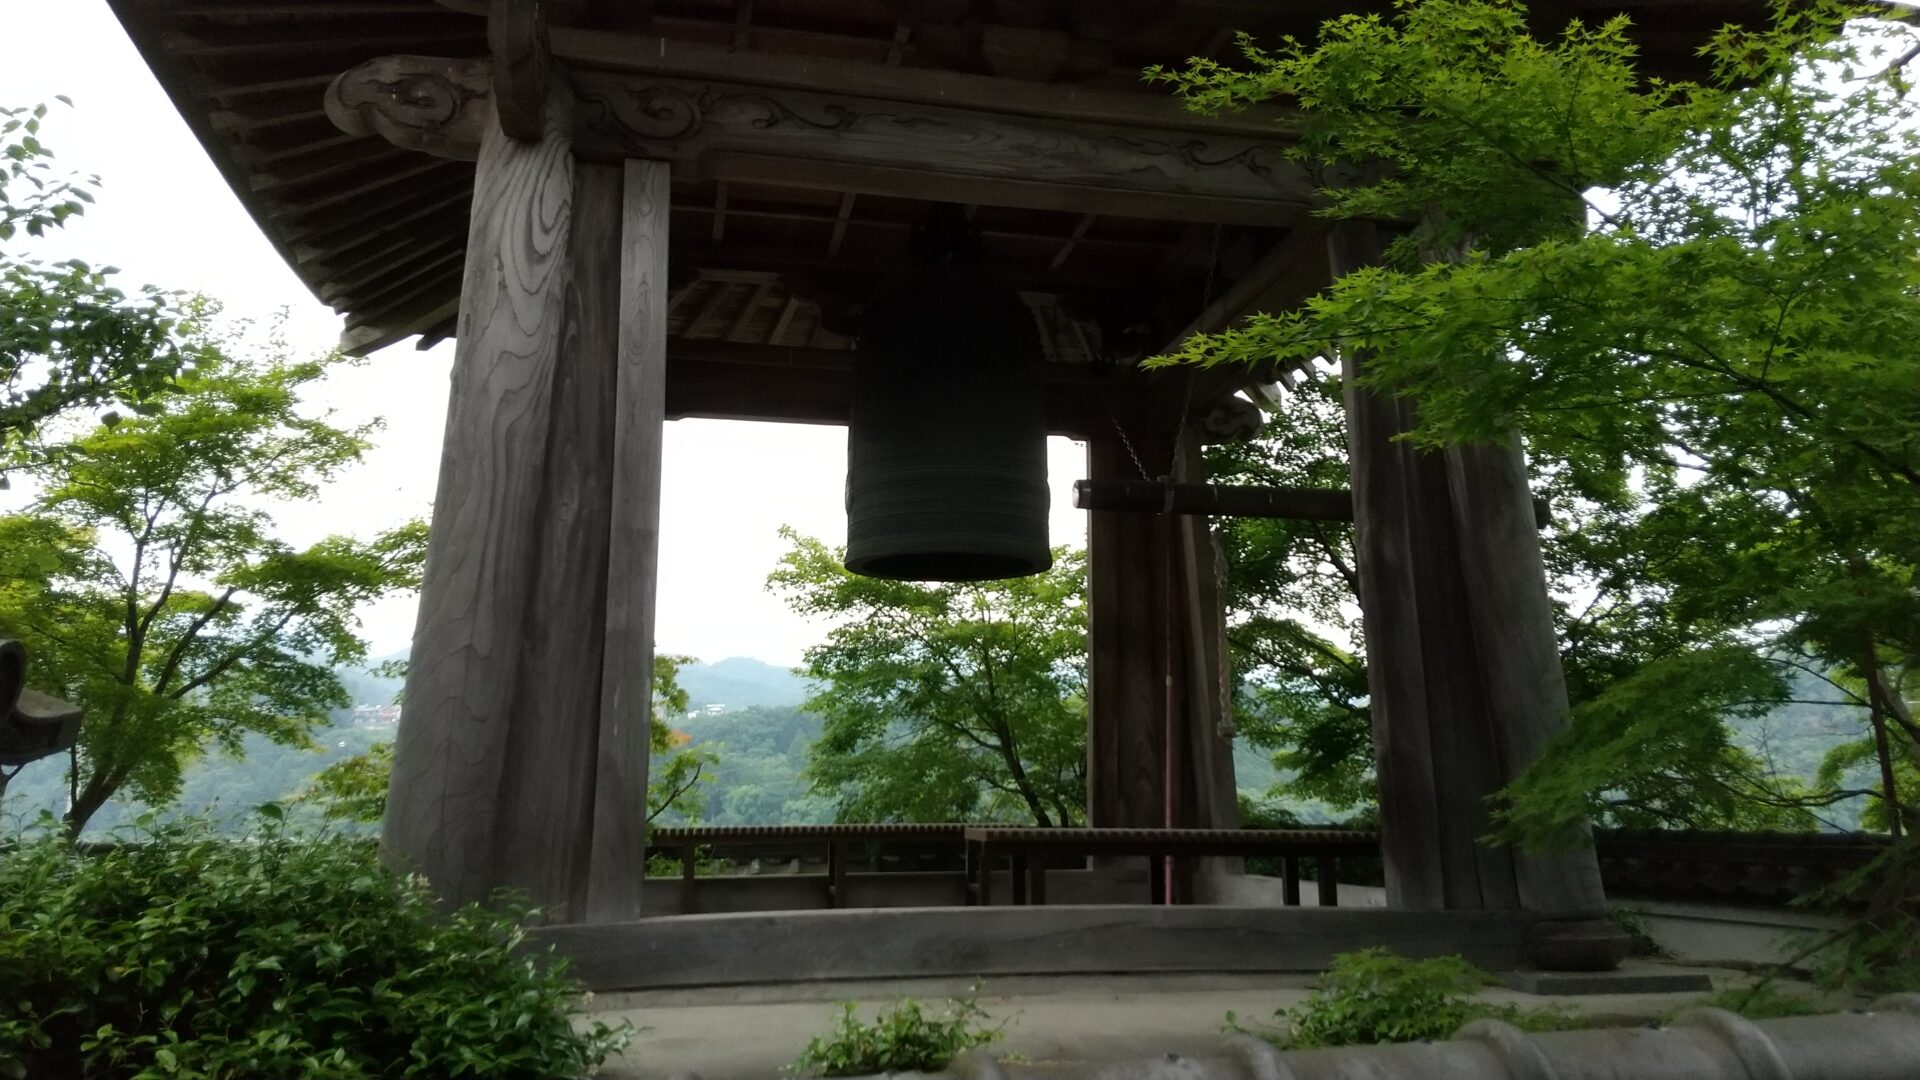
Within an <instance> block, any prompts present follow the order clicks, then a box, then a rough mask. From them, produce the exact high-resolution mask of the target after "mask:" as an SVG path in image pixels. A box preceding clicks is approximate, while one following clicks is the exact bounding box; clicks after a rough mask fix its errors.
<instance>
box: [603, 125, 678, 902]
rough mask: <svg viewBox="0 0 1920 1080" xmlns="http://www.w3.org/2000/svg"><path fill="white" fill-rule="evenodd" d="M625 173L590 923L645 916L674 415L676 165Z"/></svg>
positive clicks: (629, 166) (631, 168)
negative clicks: (670, 402)
mask: <svg viewBox="0 0 1920 1080" xmlns="http://www.w3.org/2000/svg"><path fill="white" fill-rule="evenodd" d="M625 174H626V181H625V194H624V196H623V210H622V215H621V227H620V245H621V247H620V359H619V373H618V376H617V378H616V385H617V389H616V403H615V407H614V408H615V421H614V436H613V447H614V465H613V491H614V505H613V531H612V539H611V545H610V549H609V557H608V565H607V638H606V640H607V650H606V664H605V669H604V671H603V673H602V675H601V682H600V739H599V761H598V766H597V770H596V779H595V781H594V801H593V855H592V868H591V871H590V874H589V878H590V880H589V884H588V889H587V910H586V919H587V921H589V922H612V921H617V920H621V919H631V918H634V917H636V916H637V915H638V914H639V913H640V892H641V879H642V877H643V876H644V873H645V860H644V859H643V857H642V852H643V850H644V844H645V833H646V822H647V736H648V731H649V728H648V725H649V721H650V718H651V716H652V706H653V616H654V595H655V586H656V583H657V579H658V576H659V549H660V452H661V449H660V448H661V428H662V425H663V424H664V423H665V407H666V374H667V210H668V197H669V190H668V167H667V166H666V165H665V164H664V163H662V162H657V161H629V162H627V163H626V165H625Z"/></svg>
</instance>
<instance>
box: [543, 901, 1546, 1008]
mask: <svg viewBox="0 0 1920 1080" xmlns="http://www.w3.org/2000/svg"><path fill="white" fill-rule="evenodd" d="M1530 924H1531V921H1530V919H1529V918H1527V917H1526V916H1524V915H1520V914H1518V913H1514V912H1412V911H1390V910H1383V909H1378V908H1376V909H1372V910H1360V909H1353V908H1347V909H1341V908H1323V909H1313V908H1304V909H1303V908H1252V907H1186V906H1179V907H1164V906H1145V905H1098V906H1093V905H1089V906H1065V905H1062V906H1056V907H1024V908H1010V907H1006V906H1001V907H996V908H988V907H957V908H905V909H899V908H896V909H868V910H858V909H855V910H841V911H787V912H779V913H750V914H730V915H686V916H673V917H669V918H658V919H643V920H640V921H638V922H630V923H620V924H614V925H606V926H555V927H547V928H545V929H540V930H535V931H534V932H533V935H532V937H531V939H530V940H529V942H528V946H529V948H531V949H533V950H536V951H539V950H544V949H546V948H548V947H549V946H551V947H552V948H554V949H555V950H557V951H558V953H559V954H560V955H561V956H563V957H566V958H567V960H568V973H569V975H571V976H572V977H574V978H576V979H579V980H580V981H581V982H582V983H584V984H585V985H586V987H587V988H588V989H590V990H596V991H602V990H625V989H643V988H660V987H676V986H677V987H688V986H726V985H740V984H746V983H764V982H806V981H814V980H824V979H885V978H916V977H936V976H963V977H974V976H994V975H1028V974H1031V975H1043V974H1076V973H1104V972H1116V971H1123V972H1175V971H1197V972H1219V971H1319V970H1323V969H1324V968H1325V967H1326V965H1327V963H1328V962H1329V961H1330V960H1332V958H1333V957H1334V956H1335V955H1336V954H1338V953H1343V952H1352V951H1354V950H1356V949H1363V948H1368V947H1370V946H1386V947H1388V948H1391V949H1393V950H1394V951H1395V952H1398V953H1401V954H1402V955H1405V956H1409V957H1428V956H1445V955H1450V954H1456V953H1457V954H1460V955H1462V956H1465V957H1466V958H1467V960H1468V961H1470V962H1472V963H1476V964H1479V965H1481V966H1483V967H1488V968H1493V969H1496V970H1498V969H1502V968H1512V967H1516V966H1519V964H1520V961H1521V944H1522V942H1523V940H1524V938H1525V935H1526V931H1527V928H1528V927H1529V925H1530Z"/></svg>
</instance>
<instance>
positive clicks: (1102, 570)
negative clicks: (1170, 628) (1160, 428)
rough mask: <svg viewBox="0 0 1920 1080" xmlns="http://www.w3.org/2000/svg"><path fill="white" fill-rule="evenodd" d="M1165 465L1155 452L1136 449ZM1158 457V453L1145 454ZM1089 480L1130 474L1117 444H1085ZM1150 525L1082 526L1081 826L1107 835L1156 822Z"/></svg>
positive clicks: (1156, 690) (1132, 520)
mask: <svg viewBox="0 0 1920 1080" xmlns="http://www.w3.org/2000/svg"><path fill="white" fill-rule="evenodd" d="M1138 448H1139V450H1140V452H1141V453H1142V454H1143V455H1149V456H1151V457H1153V458H1154V459H1155V460H1159V461H1165V460H1167V457H1166V453H1165V450H1164V448H1159V447H1156V446H1154V445H1152V444H1146V445H1139V446H1138ZM1156 449H1159V450H1160V452H1159V453H1157V454H1156V453H1155V451H1156ZM1087 459H1088V472H1089V473H1090V474H1091V475H1092V476H1094V477H1096V478H1107V477H1124V476H1137V475H1138V470H1137V469H1136V468H1135V467H1134V465H1133V460H1132V458H1131V457H1130V456H1129V455H1128V453H1127V451H1126V449H1125V447H1123V446H1122V445H1121V444H1120V443H1119V441H1118V440H1117V439H1114V438H1112V437H1111V436H1109V437H1107V438H1096V439H1092V440H1090V441H1089V442H1088V444H1087ZM1164 528H1165V525H1164V524H1163V523H1162V522H1160V521H1158V520H1155V519H1153V518H1148V517H1145V516H1136V515H1125V514H1094V515H1092V517H1091V518H1090V520H1089V521H1088V524H1087V578H1088V581H1087V729H1088V730H1087V803H1088V806H1087V810H1088V816H1087V823H1088V824H1090V825H1095V826H1105V827H1112V828H1123V827H1135V828H1150V827H1155V826H1158V825H1160V824H1161V791H1162V784H1161V763H1162V747H1161V742H1162V731H1161V719H1162V717H1161V704H1162V697H1163V695H1164V693H1165V688H1164V684H1163V683H1162V681H1161V679H1160V677H1159V675H1160V668H1159V664H1158V663H1157V661H1156V659H1155V653H1156V646H1157V644H1158V641H1159V637H1160V633H1161V629H1160V626H1159V625H1158V624H1157V623H1156V622H1155V621H1154V618H1153V613H1154V612H1155V611H1156V610H1157V609H1158V608H1159V601H1158V600H1157V598H1156V593H1157V592H1158V590H1159V588H1160V578H1159V575H1158V573H1157V572H1156V569H1155V567H1156V559H1155V542H1154V530H1156V529H1159V530H1164Z"/></svg>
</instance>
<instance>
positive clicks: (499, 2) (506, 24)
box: [487, 0, 551, 139]
mask: <svg viewBox="0 0 1920 1080" xmlns="http://www.w3.org/2000/svg"><path fill="white" fill-rule="evenodd" d="M487 51H488V52H489V53H491V54H492V59H493V66H492V73H493V91H494V93H493V104H494V108H495V109H496V110H497V111H498V112H499V114H500V127H501V130H503V131H505V132H506V133H507V134H508V135H511V136H512V137H514V138H516V139H538V138H539V137H540V133H541V130H542V126H543V125H542V117H543V114H544V112H545V110H546V102H547V80H548V78H549V75H548V67H549V65H550V63H551V61H550V60H549V59H548V49H547V20H546V9H545V7H544V6H543V5H541V4H540V3H539V2H538V0H492V3H491V4H490V5H489V6H488V9H487Z"/></svg>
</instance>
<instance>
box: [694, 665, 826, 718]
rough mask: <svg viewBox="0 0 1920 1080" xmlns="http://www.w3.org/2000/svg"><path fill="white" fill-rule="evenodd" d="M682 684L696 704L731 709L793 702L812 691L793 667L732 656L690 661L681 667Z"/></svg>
mask: <svg viewBox="0 0 1920 1080" xmlns="http://www.w3.org/2000/svg"><path fill="white" fill-rule="evenodd" d="M680 685H681V686H682V687H684V688H685V689H686V691H687V700H688V702H689V703H690V704H692V705H694V706H696V707H697V706H701V705H725V706H727V707H728V708H732V709H746V708H752V707H754V706H789V707H790V706H794V705H798V704H800V703H801V702H802V701H805V700H806V699H807V695H808V694H809V693H811V692H812V691H811V689H810V688H809V684H808V682H807V680H805V679H803V678H801V677H800V676H798V675H795V674H794V673H793V672H792V671H791V670H789V669H787V668H783V667H779V666H777V665H774V664H769V663H767V662H766V661H764V660H755V659H753V658H752V657H747V656H732V657H728V658H727V659H725V660H719V661H715V662H714V663H711V664H688V665H687V666H686V667H683V668H681V669H680Z"/></svg>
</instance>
